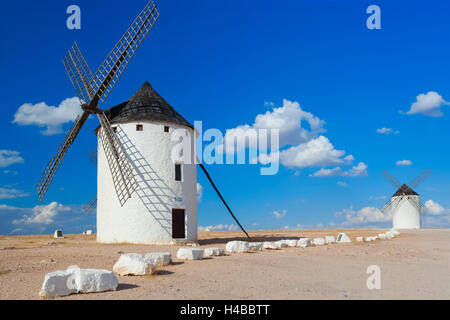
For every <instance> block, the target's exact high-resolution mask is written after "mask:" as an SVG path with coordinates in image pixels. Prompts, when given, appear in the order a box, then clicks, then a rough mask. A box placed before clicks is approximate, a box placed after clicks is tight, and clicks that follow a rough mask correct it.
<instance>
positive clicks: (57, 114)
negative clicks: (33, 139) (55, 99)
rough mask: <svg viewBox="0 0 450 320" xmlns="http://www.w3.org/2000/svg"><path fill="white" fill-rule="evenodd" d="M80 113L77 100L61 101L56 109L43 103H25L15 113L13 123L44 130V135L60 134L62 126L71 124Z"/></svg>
mask: <svg viewBox="0 0 450 320" xmlns="http://www.w3.org/2000/svg"><path fill="white" fill-rule="evenodd" d="M81 113H82V110H81V108H80V102H79V100H78V98H76V97H74V98H68V99H65V100H63V101H62V102H61V103H60V104H59V106H58V107H54V106H48V105H47V104H46V103H45V102H41V103H37V104H31V103H25V104H23V105H22V106H20V108H19V109H18V110H17V111H16V114H15V115H14V120H13V123H16V124H19V125H23V126H29V125H35V126H38V127H40V128H45V130H43V131H41V133H42V134H44V135H54V134H58V133H62V132H63V130H62V125H63V124H65V123H68V122H72V121H74V120H75V118H76V117H77V116H78V115H79V114H81Z"/></svg>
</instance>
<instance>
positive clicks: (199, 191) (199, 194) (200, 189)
mask: <svg viewBox="0 0 450 320" xmlns="http://www.w3.org/2000/svg"><path fill="white" fill-rule="evenodd" d="M202 198H203V186H202V185H201V184H200V183H198V182H197V200H198V201H199V202H201V201H202Z"/></svg>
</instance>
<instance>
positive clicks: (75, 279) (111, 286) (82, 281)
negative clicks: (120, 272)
mask: <svg viewBox="0 0 450 320" xmlns="http://www.w3.org/2000/svg"><path fill="white" fill-rule="evenodd" d="M118 285H119V282H118V281H117V278H116V277H115V276H114V273H112V272H111V271H108V270H97V269H79V268H72V269H67V270H63V271H55V272H50V273H47V274H46V275H45V278H44V283H43V284H42V288H41V291H40V292H39V295H40V296H41V297H45V298H56V297H63V296H67V295H70V294H74V293H93V292H104V291H115V290H116V289H117V286H118Z"/></svg>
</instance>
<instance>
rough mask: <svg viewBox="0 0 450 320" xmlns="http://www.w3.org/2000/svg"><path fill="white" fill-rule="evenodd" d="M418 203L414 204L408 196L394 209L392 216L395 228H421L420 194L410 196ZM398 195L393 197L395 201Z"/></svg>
mask: <svg viewBox="0 0 450 320" xmlns="http://www.w3.org/2000/svg"><path fill="white" fill-rule="evenodd" d="M409 197H410V198H412V200H413V201H414V202H415V203H417V207H416V206H414V205H413V204H412V203H411V202H410V201H408V200H407V199H406V198H405V199H403V200H401V202H400V203H399V204H398V205H397V207H396V208H395V209H394V214H393V218H392V226H393V228H394V229H420V227H421V226H420V209H418V208H420V200H419V196H409ZM396 198H398V197H392V199H391V201H395V200H396Z"/></svg>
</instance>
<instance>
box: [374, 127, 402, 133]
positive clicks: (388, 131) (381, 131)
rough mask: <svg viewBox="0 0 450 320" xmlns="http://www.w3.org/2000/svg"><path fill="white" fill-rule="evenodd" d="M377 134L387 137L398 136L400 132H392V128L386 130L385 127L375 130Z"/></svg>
mask: <svg viewBox="0 0 450 320" xmlns="http://www.w3.org/2000/svg"><path fill="white" fill-rule="evenodd" d="M377 132H378V133H379V134H385V135H388V134H399V133H400V131H398V130H394V129H392V128H386V127H383V128H380V129H377Z"/></svg>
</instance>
